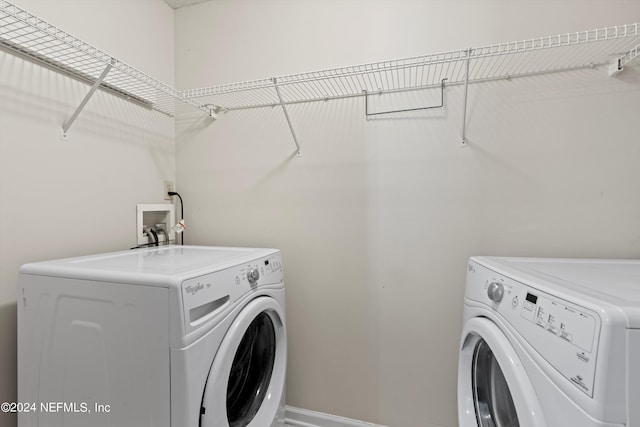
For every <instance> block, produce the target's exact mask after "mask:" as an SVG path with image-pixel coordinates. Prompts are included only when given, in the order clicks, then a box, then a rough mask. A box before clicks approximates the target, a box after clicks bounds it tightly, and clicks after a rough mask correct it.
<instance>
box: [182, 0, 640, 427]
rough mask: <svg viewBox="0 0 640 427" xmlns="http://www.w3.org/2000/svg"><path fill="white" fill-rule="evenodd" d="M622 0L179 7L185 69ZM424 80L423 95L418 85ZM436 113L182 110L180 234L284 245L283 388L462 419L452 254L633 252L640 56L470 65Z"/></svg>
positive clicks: (231, 72)
mask: <svg viewBox="0 0 640 427" xmlns="http://www.w3.org/2000/svg"><path fill="white" fill-rule="evenodd" d="M639 17H640V3H639V2H636V1H612V0H600V1H584V0H575V1H542V0H541V1H524V0H520V1H481V0H476V1H461V0H459V1H409V0H404V1H378V0H371V1H355V0H353V1H331V0H305V1H286V0H271V1H247V0H234V1H230V0H218V1H214V2H209V3H205V4H201V5H198V6H193V7H189V8H184V9H180V10H178V11H177V12H176V21H175V26H176V27H175V28H176V51H175V57H176V82H177V83H176V84H177V86H178V87H180V88H192V87H200V86H207V85H212V84H222V83H230V82H236V81H242V80H250V79H256V78H264V77H272V76H277V75H282V74H291V73H296V72H304V71H313V70H316V69H324V68H330V67H334V66H346V65H352V64H359V63H366V62H373V61H379V60H386V59H393V58H400V57H404V56H412V55H420V54H426V53H435V52H440V51H445V50H449V49H461V48H465V47H468V46H479V45H485V44H489V43H495V42H507V41H513V40H518V39H524V38H530V37H535V36H545V35H553V34H558V33H564V32H569V31H579V30H586V29H592V28H597V27H604V26H610V25H617V24H623V23H629V22H634V21H637V20H638V18H639ZM430 96H433V95H430ZM445 102H446V107H445V108H444V109H443V110H438V111H432V112H427V113H418V114H416V115H415V116H413V117H409V118H408V117H402V118H397V117H396V118H384V119H379V120H369V121H367V120H365V118H364V117H363V116H364V113H363V108H364V105H363V100H362V99H349V100H341V101H330V102H326V103H316V104H305V105H296V106H292V107H290V114H291V117H292V120H293V125H294V126H295V128H296V133H297V135H298V137H299V139H300V142H301V144H302V150H303V157H301V158H296V157H295V156H293V152H294V144H293V141H292V139H291V135H290V133H289V131H288V128H287V125H286V122H285V120H284V117H283V115H282V112H281V111H280V110H279V109H277V108H274V109H270V108H267V109H257V110H248V111H238V112H231V113H228V114H223V115H221V117H220V118H219V120H217V121H216V122H213V123H212V122H210V121H209V120H206V119H202V117H201V116H200V115H198V114H191V113H189V112H184V113H183V114H181V115H180V116H179V117H178V119H177V121H176V133H177V147H176V162H177V163H176V175H177V181H178V183H179V186H180V190H181V194H183V196H184V198H185V201H186V202H187V203H188V213H187V215H186V216H187V222H188V225H189V242H190V243H197V244H221V245H249V246H273V247H278V248H281V249H282V250H283V254H284V259H285V271H286V284H287V317H288V322H289V323H288V328H289V343H290V344H289V371H288V382H287V393H288V399H287V400H288V404H289V405H293V406H297V407H303V408H308V409H313V410H318V411H321V412H327V413H332V414H336V415H341V416H346V417H350V418H356V419H361V420H366V421H371V422H376V423H381V424H386V425H389V426H393V427H403V426H416V427H424V426H436V425H437V426H455V425H456V424H457V419H456V417H457V415H456V375H457V348H458V341H459V335H460V330H461V306H462V296H463V287H464V279H465V267H466V259H467V258H468V257H469V256H471V255H474V254H493V255H531V256H568V257H638V256H640V231H639V230H640V198H639V197H638V193H637V185H636V183H637V182H638V181H639V178H640V169H638V168H637V164H638V161H640V144H638V138H637V132H636V126H634V123H635V122H637V120H638V117H640V70H639V67H638V66H635V67H633V68H631V69H629V70H627V72H625V73H624V74H622V75H620V77H618V78H609V77H608V76H607V74H606V71H604V70H603V69H593V70H583V71H576V72H570V73H563V74H550V75H543V76H537V77H530V78H521V79H513V80H511V81H499V82H492V83H483V84H475V85H472V86H471V88H470V97H469V114H468V121H467V126H468V127H467V135H468V139H469V147H467V148H460V147H459V145H458V142H457V141H458V138H459V136H460V124H461V114H462V111H461V103H462V92H461V88H460V87H451V88H448V89H447V91H446V100H445Z"/></svg>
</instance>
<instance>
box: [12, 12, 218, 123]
mask: <svg viewBox="0 0 640 427" xmlns="http://www.w3.org/2000/svg"><path fill="white" fill-rule="evenodd" d="M0 46H2V47H4V48H6V49H9V50H10V51H13V52H17V53H18V54H20V55H22V56H25V57H27V58H29V59H31V60H35V61H36V62H40V63H44V64H46V65H47V66H48V67H52V68H54V69H56V70H58V71H61V72H63V73H65V74H68V75H71V76H73V77H74V78H77V79H80V80H82V81H85V82H87V83H89V84H91V85H94V84H95V83H96V82H97V83H98V84H97V86H96V88H100V89H103V90H106V91H109V92H112V93H115V94H117V95H119V96H122V97H124V98H126V99H127V100H130V101H133V102H136V103H137V104H140V105H143V106H145V107H147V108H149V109H152V110H156V111H159V112H161V113H163V114H166V115H168V116H171V117H173V115H174V114H175V100H176V99H178V100H180V101H182V102H185V103H186V104H188V105H191V106H192V107H194V108H197V109H199V110H202V111H204V112H206V113H209V114H210V110H209V109H208V108H207V107H205V106H204V105H203V104H202V103H200V102H198V101H197V100H195V99H184V98H183V94H182V92H180V91H178V90H177V89H175V88H173V87H171V86H169V85H167V84H165V83H162V82H160V81H158V80H156V79H154V78H153V77H151V76H149V75H147V74H145V73H143V72H142V71H140V70H137V69H136V68H134V67H132V66H130V65H127V64H125V63H124V62H122V61H119V60H117V59H116V58H113V57H112V56H110V55H108V54H106V53H104V52H102V51H101V50H99V49H97V48H95V47H93V46H91V45H90V44H88V43H85V42H84V41H82V40H80V39H78V38H76V37H74V36H72V35H70V34H68V33H66V32H64V31H62V30H61V29H59V28H57V27H55V26H53V25H51V24H49V23H47V22H45V21H43V20H42V19H40V18H38V17H37V16H34V15H32V14H31V13H29V12H27V11H26V10H24V9H21V8H19V7H17V6H15V5H14V4H12V3H10V2H8V1H5V0H0ZM103 73H104V75H102V74H103ZM101 77H102V80H100V78H101ZM91 93H93V92H91ZM91 93H90V94H91ZM90 94H89V95H90ZM86 101H88V98H85V100H83V104H84V103H86ZM82 106H83V105H81V107H82ZM81 107H80V108H79V109H78V110H76V112H75V113H74V115H73V116H72V117H71V119H75V116H77V114H78V113H79V112H80V111H79V110H81V109H82V108H81ZM71 119H69V120H67V123H65V127H67V129H65V131H66V130H68V126H67V125H69V126H70V124H71V123H72V122H73V120H71ZM70 122H71V123H70Z"/></svg>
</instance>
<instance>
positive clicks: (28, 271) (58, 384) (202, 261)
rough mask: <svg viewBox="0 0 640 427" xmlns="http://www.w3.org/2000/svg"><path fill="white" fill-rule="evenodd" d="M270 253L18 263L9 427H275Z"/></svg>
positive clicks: (278, 280)
mask: <svg viewBox="0 0 640 427" xmlns="http://www.w3.org/2000/svg"><path fill="white" fill-rule="evenodd" d="M286 362H287V334H286V321H285V289H284V279H283V269H282V259H281V255H280V252H279V251H277V250H275V249H252V248H220V247H197V246H166V247H158V248H151V249H142V250H137V251H126V252H115V253H110V254H104V255H98V256H86V257H80V258H70V259H63V260H57V261H49V262H40V263H32V264H26V265H24V266H23V267H22V268H21V269H20V274H19V280H18V401H19V402H21V404H22V405H23V406H22V407H21V408H20V409H21V411H20V413H19V414H18V425H19V426H20V427H27V426H29V427H32V426H48V427H54V426H55V427H57V426H65V427H70V426H82V427H86V426H92V427H99V426H117V427H142V426H148V427H165V426H166V427H214V426H215V427H268V426H281V425H284V398H285V372H286Z"/></svg>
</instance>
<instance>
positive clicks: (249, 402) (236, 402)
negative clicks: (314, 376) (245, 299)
mask: <svg viewBox="0 0 640 427" xmlns="http://www.w3.org/2000/svg"><path fill="white" fill-rule="evenodd" d="M284 319H285V317H284V311H283V309H282V307H281V306H280V305H279V304H278V302H277V301H276V300H275V299H273V298H269V297H259V298H256V299H255V300H253V301H251V302H250V303H249V304H247V306H246V307H244V308H243V309H242V311H240V313H239V314H238V316H237V317H236V318H235V319H234V321H233V323H232V324H231V326H230V328H229V331H228V332H227V334H226V335H225V337H224V339H223V341H222V343H221V344H220V348H219V349H218V352H217V354H216V356H215V358H214V360H213V363H212V365H211V370H210V371H209V377H208V379H207V384H206V386H205V390H204V395H203V398H202V408H201V417H200V425H201V426H202V427H214V426H215V427H220V426H224V427H227V426H228V427H266V426H271V425H272V424H273V422H274V419H276V417H277V415H278V411H279V410H280V409H281V408H280V404H281V401H282V398H283V393H284V381H285V372H286V365H287V356H286V355H287V334H286V328H285V322H284Z"/></svg>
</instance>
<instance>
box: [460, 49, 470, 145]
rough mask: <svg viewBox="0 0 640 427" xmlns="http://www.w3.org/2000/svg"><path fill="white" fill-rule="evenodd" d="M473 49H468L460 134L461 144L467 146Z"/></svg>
mask: <svg viewBox="0 0 640 427" xmlns="http://www.w3.org/2000/svg"><path fill="white" fill-rule="evenodd" d="M471 52H473V50H472V49H467V50H466V51H465V53H466V59H465V74H464V95H463V96H464V98H463V100H462V132H461V133H462V135H461V136H460V145H462V146H463V147H466V146H467V136H466V134H467V98H468V95H469V64H470V63H471Z"/></svg>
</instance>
